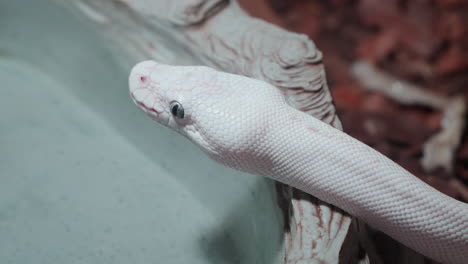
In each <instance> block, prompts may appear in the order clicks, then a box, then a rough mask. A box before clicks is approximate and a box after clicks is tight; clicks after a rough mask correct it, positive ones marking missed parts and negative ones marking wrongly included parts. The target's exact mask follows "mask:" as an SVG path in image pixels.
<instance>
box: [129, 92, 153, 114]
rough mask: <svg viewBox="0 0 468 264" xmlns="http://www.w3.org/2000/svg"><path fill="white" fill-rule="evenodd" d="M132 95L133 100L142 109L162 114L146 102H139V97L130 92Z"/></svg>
mask: <svg viewBox="0 0 468 264" xmlns="http://www.w3.org/2000/svg"><path fill="white" fill-rule="evenodd" d="M130 97H131V98H132V100H133V102H134V103H135V104H136V105H137V106H138V108H140V109H142V110H143V111H144V112H147V113H149V112H151V113H154V114H156V116H158V115H159V114H160V112H158V111H157V110H156V109H154V108H150V107H147V106H146V105H145V104H144V103H142V102H139V101H138V100H137V99H135V97H134V96H133V94H132V93H130Z"/></svg>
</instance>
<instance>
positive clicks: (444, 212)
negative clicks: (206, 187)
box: [129, 61, 468, 263]
mask: <svg viewBox="0 0 468 264" xmlns="http://www.w3.org/2000/svg"><path fill="white" fill-rule="evenodd" d="M129 86H130V95H131V97H132V99H133V101H134V102H135V103H136V104H137V105H138V106H139V108H140V109H141V110H143V111H144V112H146V113H147V114H148V115H149V116H151V117H152V118H153V119H155V120H156V121H158V122H159V123H161V124H162V125H165V126H167V127H169V128H171V129H174V130H176V131H177V132H179V133H180V134H182V135H184V136H186V137H187V138H189V139H190V140H191V141H192V142H194V143H195V144H196V145H198V146H199V147H200V148H201V149H202V150H203V151H204V152H205V153H207V154H208V155H209V156H210V157H211V158H212V159H214V160H215V161H217V162H219V163H221V164H224V165H226V166H229V167H231V168H234V169H237V170H241V171H244V172H248V173H252V174H257V175H262V176H267V177H271V178H273V179H274V180H277V181H280V182H283V183H286V184H289V185H291V186H293V187H296V188H298V189H300V190H303V191H305V192H307V193H310V194H312V195H314V196H316V197H318V198H319V199H322V200H323V201H326V202H329V203H331V204H334V205H336V206H338V207H340V208H342V209H344V210H345V211H347V212H349V213H351V214H352V215H354V216H356V217H358V218H360V219H362V220H364V221H365V222H367V223H368V224H370V225H371V226H373V227H374V228H376V229H379V230H381V231H383V232H385V233H387V234H388V235H390V236H391V237H393V238H395V239H396V240H398V241H400V242H401V243H403V244H405V245H407V246H409V247H411V248H413V249H414V250H416V251H418V252H420V253H422V254H423V255H426V256H428V257H431V258H433V259H435V260H438V261H441V262H443V263H468V205H467V204H465V203H462V202H460V201H457V200H455V199H452V198H450V197H448V196H446V195H444V194H442V193H440V192H438V191H437V190H435V189H433V188H432V187H430V186H428V185H427V184H425V183H424V182H422V181H421V180H419V179H418V178H416V177H415V176H413V175H412V174H410V173H409V172H407V171H406V170H404V169H403V168H401V167H400V166H398V165H397V164H395V163H394V162H392V161H391V160H389V159H388V158H386V157H384V156H383V155H382V154H380V153H379V152H377V151H375V150H373V149H372V148H370V147H368V146H367V145H365V144H363V143H361V142H359V141H357V140H355V139H353V138H352V137H350V136H348V135H346V134H345V133H343V132H341V131H339V130H336V129H334V128H332V127H331V126H329V125H327V124H325V123H323V122H321V121H319V120H317V119H315V118H313V117H311V116H309V115H306V114H304V113H302V112H300V111H298V110H296V109H294V108H292V107H290V106H289V105H288V104H287V103H286V101H285V99H284V97H283V95H282V94H281V92H280V91H279V90H277V89H276V88H275V87H273V86H271V85H269V84H267V83H265V82H262V81H259V80H255V79H251V78H247V77H243V76H238V75H234V74H228V73H223V72H219V71H215V70H213V69H211V68H208V67H201V66H197V67H192V66H190V67H189V66H170V65H164V64H159V63H156V62H154V61H145V62H142V63H139V64H137V65H136V66H135V67H134V68H133V70H132V73H131V74H130V78H129Z"/></svg>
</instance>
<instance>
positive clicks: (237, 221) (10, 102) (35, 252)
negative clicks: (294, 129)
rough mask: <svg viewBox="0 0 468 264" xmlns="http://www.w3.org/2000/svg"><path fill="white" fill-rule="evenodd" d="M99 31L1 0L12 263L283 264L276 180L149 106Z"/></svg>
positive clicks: (2, 253)
mask: <svg viewBox="0 0 468 264" xmlns="http://www.w3.org/2000/svg"><path fill="white" fill-rule="evenodd" d="M94 30H95V27H93V26H92V25H91V24H88V23H85V20H84V19H83V20H80V19H77V18H76V17H75V16H73V14H71V13H69V12H68V11H66V10H64V9H62V8H59V7H56V6H55V5H54V4H51V3H50V1H46V0H41V1H29V0H21V1H7V0H0V263H35V264H36V263H169V264H171V263H174V264H175V263H276V261H275V260H276V259H277V252H278V251H279V248H280V241H281V228H280V227H281V223H280V222H281V221H280V220H279V218H280V217H279V214H278V211H277V209H276V205H275V196H274V193H273V191H272V188H271V186H270V184H269V183H267V182H266V181H265V180H264V179H261V178H258V177H255V176H251V175H245V174H241V173H237V172H234V171H232V170H228V169H225V168H222V167H221V166H219V165H217V164H215V163H213V162H212V161H210V160H209V159H208V158H206V157H205V156H203V154H202V153H201V152H200V151H199V150H198V149H196V148H195V147H194V146H192V145H191V144H190V143H189V142H188V141H187V140H185V139H184V138H182V137H180V136H178V135H176V134H175V133H172V132H171V131H169V130H168V129H166V128H162V127H159V126H157V125H156V124H155V123H154V122H153V121H152V120H151V119H149V118H148V117H146V116H145V115H144V114H142V113H140V112H139V111H138V110H137V109H136V107H134V106H133V104H132V103H131V100H129V98H128V93H127V87H126V78H127V74H128V71H129V68H130V66H131V65H132V63H134V62H129V63H128V65H127V67H126V68H125V67H124V68H122V67H120V66H118V65H117V63H116V60H115V59H114V56H115V55H113V54H112V53H111V52H110V51H109V50H108V45H110V44H109V43H107V42H106V41H105V40H103V39H101V38H100V37H99V36H100V35H99V33H98V32H96V31H94Z"/></svg>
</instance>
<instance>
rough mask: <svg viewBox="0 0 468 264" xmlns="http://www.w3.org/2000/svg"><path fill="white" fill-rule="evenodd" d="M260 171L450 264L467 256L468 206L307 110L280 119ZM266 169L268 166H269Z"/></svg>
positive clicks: (293, 112)
mask: <svg viewBox="0 0 468 264" xmlns="http://www.w3.org/2000/svg"><path fill="white" fill-rule="evenodd" d="M278 119H279V121H278V122H276V123H277V124H278V126H277V127H275V128H274V129H273V130H272V133H271V134H270V135H269V138H268V139H267V140H265V143H266V144H265V145H264V146H262V148H261V149H263V150H265V151H266V153H267V154H266V155H264V156H262V155H263V154H265V153H260V154H259V155H260V156H261V157H262V158H264V161H262V163H263V164H265V165H264V166H262V168H263V169H262V170H259V171H257V172H254V173H257V174H260V175H263V176H268V177H271V178H273V179H275V180H277V181H280V182H283V183H286V184H288V185H291V186H293V187H295V188H298V189H300V190H303V191H305V192H307V193H310V194H312V195H314V196H316V197H318V198H319V199H321V200H323V201H326V202H328V203H331V204H333V205H335V206H338V207H340V208H342V209H343V210H345V211H347V212H349V213H351V214H353V215H354V216H356V217H358V218H360V219H362V220H364V221H366V222H367V223H368V224H370V225H371V226H373V227H374V228H376V229H379V230H381V231H383V232H385V233H387V234H388V235H390V236H391V237H393V238H395V239H396V240H398V241H400V242H402V243H403V244H405V245H407V246H409V247H411V248H413V249H415V250H416V251H419V252H420V253H422V254H424V255H426V256H429V257H432V258H434V259H436V260H439V261H442V262H444V263H445V262H447V263H463V261H466V260H467V259H468V250H467V249H468V205H466V204H464V203H462V202H459V201H457V200H455V199H452V198H450V197H448V196H446V195H444V194H442V193H440V192H438V191H437V190H435V189H433V188H432V187H430V186H429V185H427V184H425V183H424V182H422V181H421V180H419V179H418V178H417V177H415V176H414V175H412V174H410V173H409V172H408V171H406V170H405V169H403V168H401V167H400V166H398V165H397V164H395V163H394V162H393V161H391V160H390V159H388V158H386V157H385V156H383V155H382V154H380V153H379V152H377V151H375V150H373V149H372V148H370V147H368V146H367V145H365V144H363V143H361V142H359V141H357V140H355V139H353V138H352V137H350V136H348V135H346V134H345V133H343V132H341V131H338V130H336V129H334V128H332V127H331V126H329V125H327V124H325V123H322V122H321V121H319V120H317V119H315V118H312V117H310V116H308V115H306V114H304V113H302V112H299V111H296V110H291V111H288V112H287V113H285V114H284V115H282V116H280V117H278ZM268 166H269V167H268Z"/></svg>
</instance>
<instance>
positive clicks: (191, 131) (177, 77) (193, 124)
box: [129, 61, 286, 169]
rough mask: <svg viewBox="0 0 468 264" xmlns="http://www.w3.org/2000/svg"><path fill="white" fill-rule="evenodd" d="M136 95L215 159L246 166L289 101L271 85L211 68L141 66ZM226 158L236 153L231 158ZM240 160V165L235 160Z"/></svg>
mask: <svg viewBox="0 0 468 264" xmlns="http://www.w3.org/2000/svg"><path fill="white" fill-rule="evenodd" d="M129 89H130V96H131V98H132V99H133V101H134V102H135V103H136V105H137V106H138V107H139V108H140V109H141V110H142V111H144V112H145V113H147V114H148V115H149V116H150V117H151V118H153V119H154V120H156V121H157V122H159V123H160V124H162V125H164V126H167V127H169V128H171V129H173V130H175V131H177V132H179V133H180V134H182V135H184V136H186V137H187V138H189V139H190V140H191V141H193V142H194V143H195V144H196V145H198V146H199V147H200V148H201V149H202V150H204V151H205V152H206V153H207V154H209V156H210V157H212V158H213V159H215V160H217V161H219V162H222V163H224V164H225V165H228V166H230V167H235V168H237V169H242V168H240V167H242V166H243V165H239V164H238V161H239V160H241V159H242V160H244V159H250V160H253V157H250V156H249V155H251V154H252V153H254V152H255V151H252V150H255V149H258V148H259V147H260V144H261V143H262V142H263V138H264V137H265V135H266V134H267V133H268V130H269V128H270V127H271V121H272V120H275V115H276V113H277V112H278V111H277V110H278V109H281V107H279V106H281V105H282V104H286V103H285V101H284V98H283V96H282V94H281V93H280V92H279V91H278V90H277V89H276V88H275V87H272V86H270V85H269V84H267V83H264V82H262V81H258V80H255V79H250V78H246V77H243V76H239V75H233V74H228V73H223V72H219V71H216V70H214V69H211V68H209V67H205V66H171V65H165V64H160V63H157V62H154V61H144V62H141V63H139V64H137V65H136V66H135V67H134V68H133V69H132V71H131V74H130V77H129ZM226 157H231V158H230V161H226ZM233 161H235V164H232V162H233Z"/></svg>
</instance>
